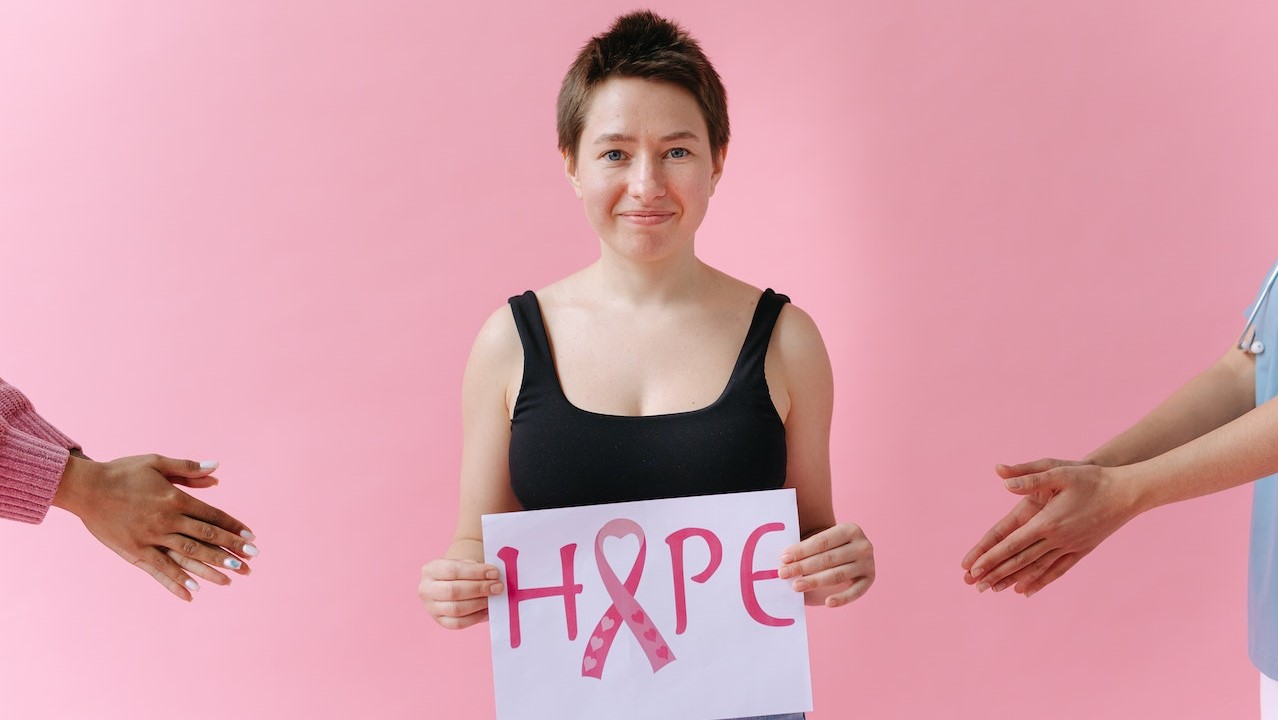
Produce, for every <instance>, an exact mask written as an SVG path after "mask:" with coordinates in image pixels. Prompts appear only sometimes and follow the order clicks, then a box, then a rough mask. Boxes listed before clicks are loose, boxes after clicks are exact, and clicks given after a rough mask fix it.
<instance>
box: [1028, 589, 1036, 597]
mask: <svg viewBox="0 0 1278 720" xmlns="http://www.w3.org/2000/svg"><path fill="white" fill-rule="evenodd" d="M1036 592H1038V591H1037V590H1026V591H1025V597H1027V598H1028V597H1034V593H1036Z"/></svg>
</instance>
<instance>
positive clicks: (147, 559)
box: [133, 547, 200, 602]
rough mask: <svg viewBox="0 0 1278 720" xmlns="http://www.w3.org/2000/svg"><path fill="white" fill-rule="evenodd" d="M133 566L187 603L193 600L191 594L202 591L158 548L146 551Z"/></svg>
mask: <svg viewBox="0 0 1278 720" xmlns="http://www.w3.org/2000/svg"><path fill="white" fill-rule="evenodd" d="M133 564H134V565H137V566H138V567H140V568H142V569H143V570H145V571H146V572H147V573H148V574H149V575H150V576H151V577H153V578H155V580H156V582H158V583H160V584H161V585H163V586H164V587H165V588H167V589H168V591H169V592H171V593H173V594H174V595H176V596H178V597H179V598H181V599H182V600H185V601H187V602H190V601H191V600H192V599H193V596H192V595H191V593H193V592H197V591H199V589H200V585H199V583H197V582H195V581H194V580H192V579H191V578H190V576H188V575H187V574H186V573H185V572H183V571H182V568H181V567H179V566H178V564H177V563H175V562H173V561H172V560H171V559H169V557H168V556H167V555H165V554H164V553H162V552H160V551H159V550H158V549H156V548H153V547H151V548H147V549H146V550H144V551H143V553H142V557H140V558H138V559H137V560H135V561H134V562H133Z"/></svg>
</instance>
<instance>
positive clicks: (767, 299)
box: [732, 288, 790, 380]
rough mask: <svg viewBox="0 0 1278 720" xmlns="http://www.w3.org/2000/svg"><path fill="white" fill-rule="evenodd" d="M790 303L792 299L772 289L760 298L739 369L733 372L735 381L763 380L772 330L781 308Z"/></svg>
mask: <svg viewBox="0 0 1278 720" xmlns="http://www.w3.org/2000/svg"><path fill="white" fill-rule="evenodd" d="M788 302H790V298H788V297H786V296H785V295H782V294H780V293H777V292H773V290H772V288H768V289H767V290H764V291H763V294H762V295H760V296H759V304H758V305H756V306H755V308H754V317H753V318H752V319H751V320H750V329H749V330H747V331H746V339H745V343H743V344H742V346H741V356H740V357H739V358H737V367H736V369H735V370H733V371H732V375H733V379H734V380H736V379H747V378H751V377H754V378H762V377H763V362H764V359H765V358H766V357H767V355H768V343H769V342H770V341H771V340H772V328H774V327H775V326H776V324H777V318H778V317H780V316H781V308H782V307H784V306H785V304H786V303H788Z"/></svg>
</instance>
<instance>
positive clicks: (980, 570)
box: [969, 518, 1047, 581]
mask: <svg viewBox="0 0 1278 720" xmlns="http://www.w3.org/2000/svg"><path fill="white" fill-rule="evenodd" d="M1035 520H1036V518H1030V519H1029V520H1028V521H1027V522H1025V523H1024V524H1022V525H1021V526H1020V527H1018V528H1016V529H1015V530H1013V531H1012V532H1010V533H1008V534H1007V537H1005V538H1003V539H1002V540H1000V541H999V542H998V543H997V544H995V545H994V547H992V548H990V549H989V550H987V551H985V553H984V554H983V555H981V556H980V557H978V558H977V559H976V560H975V561H974V562H973V563H972V569H971V570H970V571H969V572H970V573H971V575H972V577H973V578H975V579H976V580H982V581H983V580H985V579H986V575H987V574H988V573H989V571H990V570H991V569H993V568H996V567H999V566H1001V565H1002V564H1003V563H1005V562H1007V560H1008V558H1011V557H1012V556H1014V555H1016V554H1017V553H1019V552H1020V551H1022V550H1024V549H1025V548H1027V547H1029V546H1030V545H1033V544H1034V543H1036V542H1038V541H1039V540H1041V539H1042V534H1041V533H1040V532H1039V526H1040V524H1041V523H1037V522H1035ZM1046 550H1047V548H1044V549H1043V551H1044V552H1046ZM1000 579H1001V578H1000Z"/></svg>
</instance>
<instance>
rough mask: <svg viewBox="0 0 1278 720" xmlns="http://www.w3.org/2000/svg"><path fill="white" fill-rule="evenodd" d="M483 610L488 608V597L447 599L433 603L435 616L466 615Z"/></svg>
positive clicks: (457, 616)
mask: <svg viewBox="0 0 1278 720" xmlns="http://www.w3.org/2000/svg"><path fill="white" fill-rule="evenodd" d="M481 610H484V611H487V610H488V598H471V599H469V600H457V601H452V600H445V601H442V602H436V603H434V605H432V608H431V614H433V615H434V616H435V617H455V618H460V617H466V616H467V615H472V614H474V613H477V612H479V611H481Z"/></svg>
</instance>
